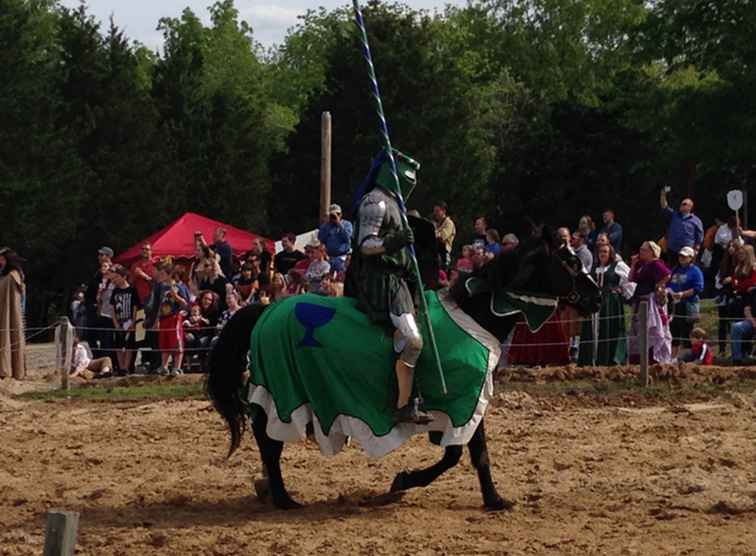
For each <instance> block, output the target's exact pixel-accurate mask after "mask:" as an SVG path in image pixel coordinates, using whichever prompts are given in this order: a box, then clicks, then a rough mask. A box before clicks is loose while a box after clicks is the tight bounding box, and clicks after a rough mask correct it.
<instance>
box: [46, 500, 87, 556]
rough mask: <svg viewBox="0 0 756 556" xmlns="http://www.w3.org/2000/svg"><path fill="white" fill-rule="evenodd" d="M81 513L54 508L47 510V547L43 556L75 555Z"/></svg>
mask: <svg viewBox="0 0 756 556" xmlns="http://www.w3.org/2000/svg"><path fill="white" fill-rule="evenodd" d="M78 528H79V513H78V512H64V511H61V510H52V511H50V512H47V530H46V531H45V549H44V552H43V553H42V554H43V556H73V553H74V549H75V548H76V534H77V529H78Z"/></svg>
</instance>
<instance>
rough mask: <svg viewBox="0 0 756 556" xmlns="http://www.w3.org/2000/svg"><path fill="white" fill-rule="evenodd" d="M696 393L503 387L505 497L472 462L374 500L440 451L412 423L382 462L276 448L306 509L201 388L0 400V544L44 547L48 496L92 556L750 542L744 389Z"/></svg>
mask: <svg viewBox="0 0 756 556" xmlns="http://www.w3.org/2000/svg"><path fill="white" fill-rule="evenodd" d="M563 372H568V370H563ZM44 374H45V372H40V375H41V376H44ZM183 380H190V378H189V377H187V378H185V379H183ZM48 382H49V381H48ZM42 385H43V386H42V387H44V381H43V382H42ZM7 393H9V392H7V384H6V394H7ZM690 401H691V400H680V401H679V402H673V403H667V404H664V405H654V404H653V403H650V402H649V401H648V400H646V403H637V404H636V403H635V402H633V401H631V402H629V403H628V404H627V407H619V406H617V405H616V404H615V405H612V404H604V405H602V404H601V403H597V402H596V399H591V400H587V399H586V400H583V398H582V397H581V396H570V395H565V394H559V395H557V394H543V395H540V394H533V395H532V396H531V395H529V394H527V393H524V392H523V391H520V390H519V389H518V384H517V383H507V384H505V385H500V393H499V394H498V395H497V400H496V404H495V405H496V407H494V408H493V409H492V410H491V411H490V412H489V414H488V418H487V431H488V435H489V450H490V453H491V459H492V462H493V470H494V475H495V479H496V480H497V483H498V487H499V490H500V493H501V494H502V495H504V496H506V497H508V498H510V499H513V500H515V501H516V502H517V505H516V506H515V509H514V510H513V511H512V512H502V513H495V514H489V513H485V512H484V511H482V508H481V498H480V492H479V488H478V485H477V479H476V476H475V474H474V471H473V470H472V468H471V466H470V464H469V462H468V461H467V459H465V461H464V462H463V463H461V464H460V465H459V466H458V467H456V468H455V469H453V470H451V471H450V472H448V473H447V474H446V475H444V476H442V477H441V478H440V479H439V480H438V481H437V482H436V483H434V484H433V485H431V486H430V487H428V488H426V489H421V490H414V491H410V492H409V493H407V495H406V496H405V497H404V498H403V499H402V500H401V501H398V502H396V503H393V504H390V505H385V506H378V505H376V504H375V503H374V501H373V497H375V496H377V495H380V494H382V493H383V492H385V491H386V490H387V489H388V487H389V485H390V483H391V480H392V479H393V476H394V474H395V473H396V472H398V471H400V470H402V469H407V468H413V467H417V466H424V465H428V464H431V463H433V462H434V461H435V460H436V459H437V458H438V457H439V456H440V453H441V451H440V449H439V448H437V447H431V446H430V445H429V444H428V443H427V441H426V440H425V439H424V438H422V437H417V438H415V439H413V440H412V441H411V442H410V443H408V444H407V445H406V446H405V447H403V448H402V449H401V450H399V451H397V452H395V453H393V454H391V455H389V456H388V457H386V458H385V459H383V460H369V459H368V458H366V457H365V456H364V454H362V452H361V451H360V450H359V448H358V447H356V446H351V447H349V448H347V450H345V452H343V453H342V454H340V455H338V456H336V457H335V458H331V459H325V458H323V457H321V456H320V455H319V453H318V450H317V447H316V446H315V445H313V444H311V443H299V444H291V445H288V446H287V448H286V450H285V451H284V460H283V465H284V471H285V476H286V478H287V484H288V487H289V489H290V491H291V492H292V494H293V495H294V496H295V497H296V498H297V499H298V500H299V501H300V502H304V503H306V504H307V507H306V508H305V509H303V510H298V511H294V512H281V511H278V510H275V509H273V508H272V507H270V506H269V505H266V504H264V503H262V502H260V501H258V500H257V499H256V498H255V497H254V496H253V495H252V487H251V481H252V478H253V477H254V476H255V475H257V474H258V473H259V471H260V462H259V457H258V455H257V453H256V451H255V449H254V443H253V441H252V440H251V438H250V437H249V436H246V437H245V440H244V442H243V447H242V449H241V450H240V452H238V453H237V454H235V455H234V456H233V458H231V459H230V460H226V459H225V453H226V449H227V437H226V433H225V429H224V426H223V424H222V422H221V421H220V418H219V417H218V416H217V415H216V414H215V413H214V412H212V411H207V408H208V404H207V403H206V402H201V401H174V402H168V401H153V402H142V403H134V402H131V403H102V402H100V403H97V402H83V401H56V402H22V401H19V400H15V399H11V398H10V397H8V396H0V429H1V430H2V431H3V432H2V437H3V440H2V443H0V515H2V523H3V527H2V528H0V555H3V556H4V555H22V554H24V555H25V554H35V555H36V554H40V553H41V551H42V545H43V542H44V528H45V519H46V518H45V515H46V512H47V511H48V510H50V509H54V508H63V509H68V510H75V511H78V512H80V513H81V518H80V519H81V522H80V529H79V544H78V550H77V554H88V555H89V554H91V555H110V554H118V555H120V554H124V555H125V554H134V555H142V554H167V555H179V554H181V555H185V554H212V555H226V554H257V553H262V554H306V553H322V554H412V555H415V554H643V555H645V554H755V553H756V395H754V394H753V393H751V394H727V393H725V394H724V395H722V396H720V397H719V398H717V399H715V400H710V401H707V402H699V403H684V402H690ZM654 403H655V402H654Z"/></svg>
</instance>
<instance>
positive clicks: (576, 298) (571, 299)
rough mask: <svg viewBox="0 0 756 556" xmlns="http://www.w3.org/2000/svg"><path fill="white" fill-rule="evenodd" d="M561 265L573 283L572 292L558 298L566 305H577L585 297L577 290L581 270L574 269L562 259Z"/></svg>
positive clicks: (560, 260)
mask: <svg viewBox="0 0 756 556" xmlns="http://www.w3.org/2000/svg"><path fill="white" fill-rule="evenodd" d="M559 263H560V264H561V265H562V268H563V269H564V270H565V271H566V272H567V274H569V276H570V280H571V281H572V284H571V286H572V287H571V288H570V291H569V293H568V294H567V295H560V296H558V298H559V301H563V302H564V303H567V304H569V305H577V304H578V303H579V302H580V300H581V299H583V295H582V294H581V293H580V292H579V291H578V289H577V277H578V275H579V274H581V273H582V271H581V270H575V269H574V268H572V267H571V266H570V265H569V264H568V263H567V261H565V260H564V259H562V258H560V259H559Z"/></svg>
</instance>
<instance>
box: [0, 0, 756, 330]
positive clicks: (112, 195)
mask: <svg viewBox="0 0 756 556" xmlns="http://www.w3.org/2000/svg"><path fill="white" fill-rule="evenodd" d="M208 9H209V10H210V13H211V23H210V24H209V25H207V26H206V25H203V23H202V22H201V21H200V20H199V19H198V17H197V16H196V14H194V13H192V12H191V11H190V10H188V9H187V10H184V11H183V12H182V13H181V14H177V15H176V17H174V18H166V19H163V20H161V21H160V22H156V25H157V26H158V28H159V29H160V30H161V31H162V33H163V35H164V39H165V41H164V48H163V50H162V51H161V52H153V51H150V50H148V49H147V48H145V47H144V46H142V45H140V44H139V43H137V42H135V41H133V40H130V39H129V38H128V37H127V36H125V34H124V33H123V31H122V30H120V29H119V28H118V27H116V26H115V25H114V24H112V23H111V24H110V25H109V26H107V27H103V26H101V25H100V24H99V23H98V22H96V21H95V20H94V19H93V18H92V17H91V16H90V15H89V14H88V12H87V8H86V5H82V6H81V7H80V8H79V9H77V10H69V9H65V8H63V7H61V6H60V5H59V4H58V3H57V2H56V1H55V0H0V214H2V225H1V227H0V244H7V245H11V246H13V247H14V248H16V249H17V250H18V251H19V252H20V253H22V254H23V255H24V256H25V257H26V258H27V259H28V263H27V268H26V271H27V274H28V284H29V306H28V316H29V317H30V321H31V322H32V323H35V324H38V323H42V322H45V321H46V320H47V319H48V318H49V315H53V314H56V313H60V312H62V311H64V310H65V303H66V302H67V300H68V299H69V296H70V292H71V291H72V290H73V289H74V288H75V287H76V286H77V285H78V284H80V283H82V282H83V281H85V280H86V279H87V278H88V277H89V276H90V275H91V273H92V272H93V271H94V265H95V261H96V257H95V252H96V249H97V247H98V246H100V245H103V244H106V245H111V246H112V247H113V248H114V249H115V250H116V251H119V250H121V249H123V248H125V247H127V246H129V245H131V244H133V243H134V242H135V241H138V240H139V239H140V238H142V237H144V236H146V235H147V234H149V233H151V232H153V231H155V230H156V229H159V228H160V227H162V226H164V225H165V224H166V223H168V222H170V221H171V220H173V219H174V218H176V217H177V216H178V215H180V214H181V213H183V212H185V211H187V210H194V211H197V212H200V213H203V214H206V215H207V216H210V217H213V218H217V219H220V220H224V221H226V222H228V223H230V224H233V225H235V226H239V227H246V228H250V229H253V230H255V231H256V232H259V233H262V234H264V235H267V236H270V237H277V236H278V235H279V234H280V233H282V232H284V231H295V232H300V231H303V230H306V229H310V228H312V227H313V226H314V225H316V224H317V223H318V222H317V220H318V214H317V213H318V199H319V197H318V188H319V165H320V162H319V159H320V145H319V141H320V114H321V112H322V111H324V110H329V111H330V112H331V113H332V115H333V121H334V138H333V156H334V168H333V184H334V192H333V197H334V199H335V200H337V201H338V202H340V203H341V204H342V206H344V207H349V206H351V204H352V203H353V201H354V199H353V198H352V196H353V193H354V191H355V189H356V187H357V185H358V184H359V182H360V181H361V179H362V178H363V176H364V174H365V172H366V170H367V168H368V166H369V162H370V159H371V157H372V156H373V155H374V154H375V153H376V151H377V150H378V148H379V146H380V145H379V137H378V134H377V132H376V123H375V121H376V119H375V115H374V113H373V108H372V104H371V100H370V97H369V95H368V93H367V77H366V72H365V68H364V63H363V60H362V58H361V54H360V49H359V47H358V43H357V35H356V33H355V30H354V25H353V23H352V14H351V11H350V9H349V8H348V7H346V6H345V7H344V8H341V9H337V10H332V11H326V10H323V9H320V10H312V11H310V12H309V13H308V14H307V15H305V16H303V18H302V19H301V21H300V23H299V25H298V26H297V27H295V28H293V29H292V30H290V32H289V34H288V36H287V38H286V40H285V42H284V43H283V44H282V45H280V46H278V47H275V48H272V49H268V50H265V49H263V48H262V47H261V46H260V45H259V44H257V43H256V42H255V40H254V30H253V27H254V22H249V23H248V22H244V21H240V19H239V16H238V12H237V11H236V9H235V7H234V5H233V2H232V1H231V0H223V1H218V2H216V3H214V4H212V5H211V6H210V7H209V8H208ZM364 11H365V19H366V22H367V25H368V31H369V34H370V40H371V46H372V48H373V54H374V57H375V60H376V65H377V71H378V74H379V78H380V80H381V86H382V92H383V94H384V100H385V104H386V111H387V114H388V116H389V120H390V124H391V127H392V135H393V139H394V142H395V143H396V145H397V146H398V147H399V148H401V149H402V150H404V151H406V152H407V153H409V154H411V155H413V156H414V157H415V158H417V159H418V160H420V161H421V162H422V164H423V167H422V170H421V173H420V182H421V185H420V187H418V189H417V192H416V194H415V196H414V197H413V198H412V199H411V202H410V204H411V205H413V206H414V207H415V208H418V209H419V210H420V211H421V212H423V213H428V212H429V210H430V208H431V203H432V202H433V200H434V199H444V200H446V201H447V202H448V203H449V205H450V207H451V212H452V215H453V217H454V218H455V220H457V222H458V228H459V234H460V235H459V237H460V240H459V241H458V244H461V243H462V241H463V240H464V238H465V237H466V236H468V235H469V233H470V229H471V220H472V218H473V217H474V216H475V215H477V214H486V215H487V216H488V217H489V220H490V221H491V222H492V224H493V225H494V226H496V227H497V228H499V229H500V231H501V232H509V231H514V232H519V233H523V232H524V229H525V219H526V217H530V218H533V219H534V220H541V221H546V222H548V223H550V224H552V225H570V226H574V225H575V224H576V223H577V219H578V217H579V216H580V215H582V214H590V215H592V216H593V217H594V219H597V218H599V217H600V212H601V211H602V209H603V208H605V207H614V208H615V209H616V211H617V214H618V219H619V221H620V222H621V223H623V224H624V226H625V230H626V237H627V242H626V243H627V245H626V248H627V249H628V250H632V249H633V248H634V247H635V246H637V244H638V243H639V242H640V241H642V240H643V239H645V238H649V237H653V238H656V237H659V236H660V235H661V234H662V233H663V229H664V228H663V222H662V220H661V218H660V216H659V214H658V210H657V208H658V201H657V197H658V191H659V188H660V187H661V186H662V185H663V184H669V185H671V186H672V188H673V195H674V197H675V198H676V199H679V197H681V196H683V195H692V196H693V197H694V198H695V200H696V202H697V212H698V213H699V214H700V216H702V218H703V219H704V222H705V223H711V222H712V220H713V218H714V217H715V216H718V215H720V216H721V215H723V214H726V207H725V206H724V200H723V199H724V196H723V193H724V192H725V191H727V190H728V189H730V188H733V187H744V188H746V189H749V188H750V186H751V184H752V182H753V181H754V177H755V176H756V171H755V166H754V165H755V164H756V139H755V138H756V69H755V68H754V63H755V61H756V42H754V41H753V37H752V30H753V29H756V2H754V0H708V1H707V0H646V1H643V0H477V1H471V2H470V3H469V4H468V6H467V7H466V8H448V9H447V10H446V11H445V12H444V13H443V14H435V15H434V14H428V13H424V12H419V11H416V10H413V9H412V8H410V7H408V6H407V5H403V4H390V3H383V2H377V1H371V2H369V3H368V4H367V5H366V6H365V10H364Z"/></svg>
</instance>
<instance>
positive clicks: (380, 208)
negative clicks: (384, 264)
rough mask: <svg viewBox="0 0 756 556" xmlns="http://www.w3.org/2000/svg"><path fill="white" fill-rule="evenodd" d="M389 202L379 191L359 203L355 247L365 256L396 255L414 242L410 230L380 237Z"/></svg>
mask: <svg viewBox="0 0 756 556" xmlns="http://www.w3.org/2000/svg"><path fill="white" fill-rule="evenodd" d="M389 202H392V200H391V199H388V198H387V197H386V195H384V194H382V193H381V192H380V191H376V190H374V191H371V192H370V193H368V194H367V195H366V196H365V198H364V199H363V200H362V203H360V209H359V219H360V220H359V225H360V228H359V237H357V245H359V249H360V252H361V253H362V254H363V255H365V256H368V257H372V256H378V255H384V254H392V253H396V252H397V251H399V250H401V249H402V248H403V247H404V246H406V245H408V244H409V243H412V242H413V240H414V236H413V234H412V230H411V229H410V228H407V229H403V230H402V229H399V230H395V231H392V232H389V233H386V234H384V235H383V236H381V229H382V227H383V223H384V220H385V218H386V213H387V211H388V208H389V207H388V203H389Z"/></svg>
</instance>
